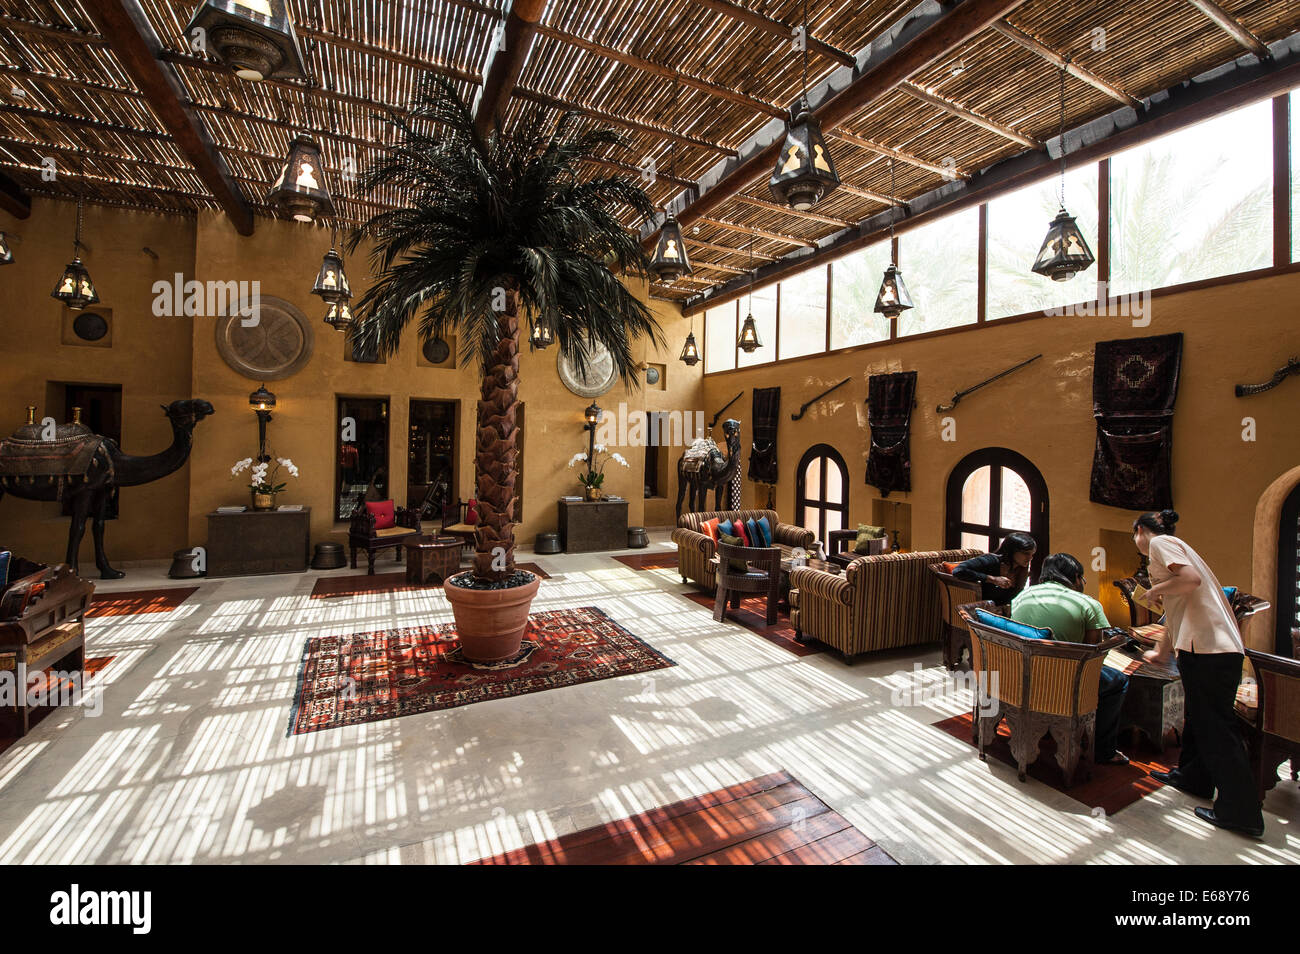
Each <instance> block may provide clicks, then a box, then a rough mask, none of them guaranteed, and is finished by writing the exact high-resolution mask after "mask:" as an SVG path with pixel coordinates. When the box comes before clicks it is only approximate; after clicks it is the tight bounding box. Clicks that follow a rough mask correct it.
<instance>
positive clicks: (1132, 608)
mask: <svg viewBox="0 0 1300 954" xmlns="http://www.w3.org/2000/svg"><path fill="white" fill-rule="evenodd" d="M1139 583H1141V584H1142V585H1143V586H1148V585H1150V584H1149V583H1148V582H1145V581H1142V580H1138V579H1134V578H1133V577H1131V576H1127V577H1125V578H1124V579H1122V580H1115V588H1116V589H1117V590H1119V592H1120V595H1121V596H1123V597H1124V602H1125V604H1126V605H1127V606H1128V615H1129V623H1130V625H1131V626H1132V627H1133V628H1134V629H1137V630H1141V632H1140V633H1139V634H1138V635H1140V636H1145V637H1146V638H1148V639H1157V638H1160V637H1162V636H1163V635H1164V624H1163V623H1161V622H1160V617H1159V616H1157V615H1156V614H1155V613H1153V612H1151V611H1150V610H1149V609H1147V608H1146V607H1145V606H1142V605H1141V604H1140V603H1137V602H1135V601H1134V599H1133V591H1134V589H1135V588H1136V587H1137V586H1138V584H1139ZM1229 589H1231V590H1232V591H1233V593H1232V597H1231V598H1230V599H1229V600H1228V603H1229V605H1230V606H1231V607H1232V615H1233V616H1235V617H1236V618H1237V629H1238V631H1239V632H1240V633H1241V636H1242V639H1245V638H1246V624H1247V623H1249V622H1250V620H1251V617H1253V616H1255V614H1257V613H1260V612H1262V611H1263V610H1266V609H1268V608H1269V607H1270V606H1272V605H1273V604H1272V603H1270V602H1269V601H1268V600H1264V599H1260V598H1259V597H1258V596H1253V595H1252V594H1250V593H1247V592H1246V591H1245V590H1243V589H1241V588H1239V587H1235V586H1234V587H1229Z"/></svg>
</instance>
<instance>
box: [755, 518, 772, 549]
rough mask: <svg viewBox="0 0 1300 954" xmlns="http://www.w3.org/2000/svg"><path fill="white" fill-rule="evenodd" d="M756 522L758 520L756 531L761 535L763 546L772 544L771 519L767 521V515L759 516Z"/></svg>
mask: <svg viewBox="0 0 1300 954" xmlns="http://www.w3.org/2000/svg"><path fill="white" fill-rule="evenodd" d="M757 522H758V532H759V533H761V534H762V535H763V546H765V547H770V546H771V545H772V523H771V521H769V520H768V519H767V517H759V518H758V521H757Z"/></svg>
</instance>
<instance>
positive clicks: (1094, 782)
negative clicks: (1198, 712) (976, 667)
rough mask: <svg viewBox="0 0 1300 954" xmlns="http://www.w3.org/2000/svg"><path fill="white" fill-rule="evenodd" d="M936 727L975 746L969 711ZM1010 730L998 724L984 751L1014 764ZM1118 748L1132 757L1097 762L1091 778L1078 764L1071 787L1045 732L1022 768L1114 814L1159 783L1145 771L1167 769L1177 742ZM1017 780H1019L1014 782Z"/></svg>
mask: <svg viewBox="0 0 1300 954" xmlns="http://www.w3.org/2000/svg"><path fill="white" fill-rule="evenodd" d="M934 727H935V728H936V729H942V730H943V731H944V732H947V733H948V734H949V735H951V736H952V737H953V738H954V739H961V740H962V741H963V742H965V743H966V744H967V745H969V746H970V747H971V750H972V752H973V751H974V749H975V743H974V742H972V741H971V716H970V713H969V712H966V713H963V714H962V715H957V716H953V717H952V718H950V719H944V720H943V721H942V722H936V723H935V724H934ZM1010 738H1011V732H1010V730H1008V729H1007V724H1006V723H1005V722H1003V723H1002V724H1001V725H999V726H998V737H997V739H996V740H994V742H993V744H992V745H990V746H989V747H988V748H987V749H985V752H986V753H987V754H988V755H989V756H990V757H992V758H995V759H997V760H998V761H999V762H1002V763H1004V764H1006V765H1010V766H1011V767H1012V768H1014V767H1015V764H1016V760H1015V757H1014V756H1012V754H1011V745H1010V742H1009V740H1010ZM1121 751H1124V754H1125V755H1127V756H1128V757H1129V759H1130V760H1131V761H1130V762H1129V764H1128V765H1097V766H1094V767H1093V770H1092V778H1091V779H1085V778H1084V776H1083V769H1082V768H1080V769H1079V771H1078V772H1077V773H1076V776H1075V778H1076V781H1075V784H1074V787H1073V788H1066V787H1065V776H1064V775H1062V774H1061V769H1060V766H1058V765H1057V764H1056V743H1055V742H1054V741H1052V738H1051V736H1047V737H1045V738H1044V739H1043V741H1042V742H1041V743H1040V745H1039V748H1038V759H1037V761H1035V762H1032V763H1030V764H1029V765H1028V766H1027V767H1026V768H1025V774H1026V775H1028V776H1030V777H1031V778H1034V779H1037V780H1038V781H1040V782H1042V783H1043V784H1044V785H1049V786H1051V787H1052V788H1054V789H1056V790H1057V791H1058V792H1064V793H1065V794H1066V795H1069V796H1070V797H1071V798H1073V799H1074V800H1075V801H1078V802H1082V803H1083V804H1085V805H1087V806H1088V807H1089V808H1100V809H1102V810H1104V811H1105V812H1106V814H1107V815H1113V814H1115V813H1116V812H1117V811H1119V810H1120V809H1121V808H1127V807H1128V806H1129V805H1132V804H1133V803H1134V802H1136V801H1137V800H1138V799H1139V798H1142V797H1143V796H1145V795H1150V794H1151V793H1152V792H1154V791H1156V790H1157V789H1159V788H1161V787H1162V786H1161V784H1160V783H1159V782H1157V781H1156V780H1155V779H1153V778H1151V776H1149V775H1148V774H1147V771H1148V770H1149V769H1156V770H1158V771H1161V772H1168V771H1169V770H1170V769H1172V768H1174V766H1176V765H1177V764H1178V752H1179V749H1178V747H1177V746H1170V747H1169V748H1167V749H1165V750H1164V752H1163V753H1162V754H1160V755H1156V756H1150V755H1145V756H1144V755H1139V754H1137V753H1136V752H1130V751H1128V750H1126V749H1124V748H1123V743H1121ZM1143 758H1150V759H1151V760H1150V761H1146V762H1144V761H1141V759H1143ZM1016 784H1017V785H1018V784H1020V783H1019V782H1016Z"/></svg>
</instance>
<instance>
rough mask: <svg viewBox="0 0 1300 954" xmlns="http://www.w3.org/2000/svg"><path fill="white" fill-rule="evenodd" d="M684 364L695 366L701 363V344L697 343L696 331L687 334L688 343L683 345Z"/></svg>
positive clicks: (682, 358) (690, 366) (689, 366)
mask: <svg viewBox="0 0 1300 954" xmlns="http://www.w3.org/2000/svg"><path fill="white" fill-rule="evenodd" d="M681 361H682V364H684V365H686V367H688V368H693V367H695V366H696V365H697V364H699V363H700V346H699V345H697V344H696V343H695V332H693V331H692V332H690V333H689V334H687V335H686V344H684V345H682V356H681Z"/></svg>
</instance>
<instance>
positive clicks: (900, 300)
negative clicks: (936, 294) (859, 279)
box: [875, 262, 913, 318]
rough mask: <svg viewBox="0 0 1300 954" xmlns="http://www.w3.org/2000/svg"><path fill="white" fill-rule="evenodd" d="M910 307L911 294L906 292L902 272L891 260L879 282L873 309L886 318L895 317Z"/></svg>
mask: <svg viewBox="0 0 1300 954" xmlns="http://www.w3.org/2000/svg"><path fill="white" fill-rule="evenodd" d="M911 307H913V306H912V296H911V295H909V294H908V293H907V285H905V284H904V283H903V273H902V272H900V271H899V270H898V266H897V265H894V264H893V263H892V262H891V263H890V265H889V267H888V268H886V269H885V277H884V279H882V280H881V282H880V293H879V294H878V295H876V307H875V311H876V313H877V314H880V315H884V316H885V317H886V318H897V317H898V316H899V315H901V314H902V313H903V312H905V311H907V309H909V308H911Z"/></svg>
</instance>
